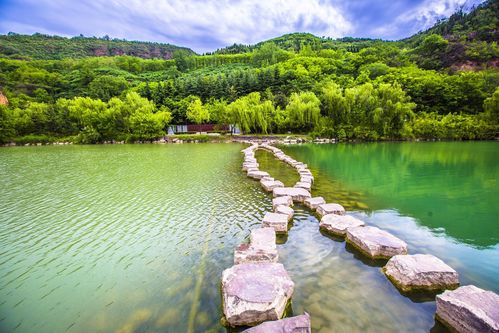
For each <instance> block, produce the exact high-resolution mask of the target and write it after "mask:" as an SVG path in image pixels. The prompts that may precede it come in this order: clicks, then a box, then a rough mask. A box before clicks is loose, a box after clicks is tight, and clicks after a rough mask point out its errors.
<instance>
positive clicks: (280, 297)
mask: <svg viewBox="0 0 499 333" xmlns="http://www.w3.org/2000/svg"><path fill="white" fill-rule="evenodd" d="M293 289H294V283H293V281H292V280H291V278H290V277H289V275H288V272H287V271H286V270H285V269H284V266H283V265H282V264H279V263H259V264H251V263H250V264H240V265H234V266H232V267H231V268H228V269H226V270H224V271H223V273H222V297H223V312H224V316H225V319H226V321H227V323H228V324H229V325H230V326H233V327H234V326H242V325H248V326H254V325H257V324H260V323H262V322H264V321H268V320H278V319H281V318H282V316H283V314H284V310H285V308H286V305H287V303H288V301H289V300H290V298H291V296H292V295H293Z"/></svg>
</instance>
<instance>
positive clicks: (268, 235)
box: [234, 228, 279, 265]
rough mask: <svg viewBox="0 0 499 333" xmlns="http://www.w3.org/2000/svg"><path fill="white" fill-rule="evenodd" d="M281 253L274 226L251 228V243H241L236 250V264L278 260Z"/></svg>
mask: <svg viewBox="0 0 499 333" xmlns="http://www.w3.org/2000/svg"><path fill="white" fill-rule="evenodd" d="M278 259H279V255H278V253H277V248H276V236H275V230H274V228H257V229H253V230H251V235H250V242H249V244H241V245H239V246H238V247H236V249H235V250H234V264H236V265H237V264H243V263H260V262H277V260H278Z"/></svg>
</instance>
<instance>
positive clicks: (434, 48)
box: [402, 0, 499, 70]
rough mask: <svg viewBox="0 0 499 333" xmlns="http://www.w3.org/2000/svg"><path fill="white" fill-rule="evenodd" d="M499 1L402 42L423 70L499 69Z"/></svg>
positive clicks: (460, 12)
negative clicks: (488, 67)
mask: <svg viewBox="0 0 499 333" xmlns="http://www.w3.org/2000/svg"><path fill="white" fill-rule="evenodd" d="M498 23H499V0H489V1H486V2H484V3H482V4H481V5H479V6H478V7H476V8H475V9H474V10H472V11H471V12H469V13H465V12H463V11H462V10H459V11H458V12H456V13H454V14H453V15H452V16H450V17H449V18H448V19H446V20H442V21H440V22H438V23H437V24H436V25H435V26H433V27H432V28H430V29H428V30H426V31H423V32H421V33H418V34H416V35H414V36H412V37H410V38H407V39H405V40H403V41H402V42H403V44H404V45H405V46H407V47H410V48H411V49H413V56H414V59H415V61H416V62H417V63H418V65H420V66H421V67H423V68H428V69H439V68H441V67H448V68H452V69H453V70H457V69H466V68H468V69H473V68H483V67H487V66H493V67H497V61H498V57H499V48H498V47H497V41H498V40H499V29H498Z"/></svg>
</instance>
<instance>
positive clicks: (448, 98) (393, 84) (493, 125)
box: [0, 0, 499, 143]
mask: <svg viewBox="0 0 499 333" xmlns="http://www.w3.org/2000/svg"><path fill="white" fill-rule="evenodd" d="M494 11H495V13H497V0H489V1H486V2H485V3H484V4H482V5H480V6H478V7H477V8H476V10H474V11H472V12H470V13H464V12H462V11H460V12H458V13H456V14H454V15H453V16H451V17H450V18H449V19H448V20H447V21H442V22H439V23H438V24H437V25H436V26H435V27H433V28H431V29H429V30H427V31H425V32H421V33H419V34H417V35H415V36H413V37H411V38H408V39H406V40H403V41H398V42H389V41H381V40H372V39H366V38H350V37H346V38H341V39H332V38H326V37H317V36H314V35H312V34H307V33H295V34H289V35H284V36H281V37H277V38H274V39H271V40H269V41H264V42H261V43H258V44H255V45H233V46H230V47H227V48H224V49H221V50H218V51H217V52H215V53H213V54H206V55H202V56H201V55H196V54H194V53H193V52H192V51H190V50H188V49H182V48H177V47H173V46H171V45H170V46H169V45H164V44H156V43H138V42H126V41H119V40H111V39H109V38H83V37H76V38H72V39H67V38H62V37H55V36H45V35H40V34H35V35H33V36H23V35H16V34H9V36H0V55H3V56H2V57H0V90H1V92H2V93H3V94H4V95H5V96H7V98H8V101H9V104H8V105H7V106H5V105H4V106H0V142H2V143H4V142H8V141H10V140H14V139H16V138H20V137H25V138H36V137H40V138H41V137H42V136H44V135H45V136H47V137H50V138H57V137H74V138H77V140H78V141H79V142H83V143H93V142H101V141H108V140H120V141H121V140H132V141H133V140H150V139H152V138H155V137H159V136H162V135H164V132H165V129H166V127H165V126H166V124H168V123H174V124H184V123H206V122H213V123H215V124H220V125H222V124H236V125H238V126H239V127H240V129H241V130H242V131H243V132H245V133H253V134H261V133H273V134H275V133H287V132H289V131H293V132H300V133H312V134H313V135H318V136H325V137H336V138H338V139H341V140H350V139H359V140H382V139H413V138H423V139H427V138H439V139H442V138H450V139H485V138H494V137H495V136H497V135H498V132H497V124H498V123H499V111H498V100H499V92H498V88H497V87H498V86H499V71H498V70H497V68H496V67H494V66H496V65H494V64H496V63H497V54H498V48H497V43H496V41H497V38H496V37H497V31H498V30H497V15H493V14H494ZM21 45H23V47H21ZM115 54H120V55H115ZM121 54H128V55H121ZM89 55H90V56H89ZM132 55H133V56H132ZM141 57H144V58H151V57H154V58H155V59H143V58H141ZM165 58H168V59H165ZM170 58H171V59H170Z"/></svg>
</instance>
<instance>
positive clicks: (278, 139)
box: [0, 134, 499, 147]
mask: <svg viewBox="0 0 499 333" xmlns="http://www.w3.org/2000/svg"><path fill="white" fill-rule="evenodd" d="M464 141H466V142H484V141H499V137H497V138H494V139H488V140H456V139H399V140H397V139H389V140H376V141H367V140H338V139H336V138H331V139H330V138H314V139H312V138H310V137H309V136H307V135H304V134H287V135H284V134H281V135H237V136H226V135H213V134H211V135H210V134H192V135H191V134H189V135H171V136H165V137H162V138H160V139H154V140H137V141H132V142H127V141H125V140H107V141H102V142H95V143H82V142H75V141H70V140H61V141H59V140H55V141H50V142H37V141H34V142H22V141H21V142H16V141H11V142H8V143H4V144H1V145H0V147H34V146H64V145H120V144H184V143H232V142H234V143H273V144H303V143H315V144H337V143H344V144H358V143H389V142H393V143H396V142H464Z"/></svg>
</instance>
